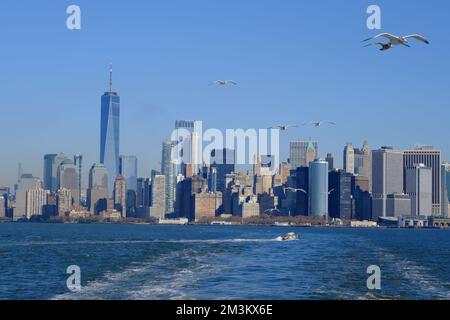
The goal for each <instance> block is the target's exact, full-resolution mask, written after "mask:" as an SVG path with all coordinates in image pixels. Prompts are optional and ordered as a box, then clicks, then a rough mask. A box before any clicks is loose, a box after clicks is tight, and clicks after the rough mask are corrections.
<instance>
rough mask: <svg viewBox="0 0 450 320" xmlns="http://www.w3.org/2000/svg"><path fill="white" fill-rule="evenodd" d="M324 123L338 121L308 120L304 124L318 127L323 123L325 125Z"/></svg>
mask: <svg viewBox="0 0 450 320" xmlns="http://www.w3.org/2000/svg"><path fill="white" fill-rule="evenodd" d="M323 124H333V125H334V124H336V123H334V122H332V121H327V120H326V121H311V122H306V123H304V124H303V125H304V126H306V125H313V126H314V127H316V128H318V127H320V126H321V125H323Z"/></svg>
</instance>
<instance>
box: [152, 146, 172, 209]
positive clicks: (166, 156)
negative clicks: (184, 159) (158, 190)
mask: <svg viewBox="0 0 450 320" xmlns="http://www.w3.org/2000/svg"><path fill="white" fill-rule="evenodd" d="M173 146H174V142H173V141H171V140H166V141H164V142H163V144H162V161H161V174H162V175H163V176H164V177H165V178H164V183H165V192H164V196H165V205H164V208H165V210H166V212H165V213H173V212H174V210H175V204H174V202H175V179H176V176H175V164H174V162H173V159H172V147H173ZM152 185H153V181H152Z"/></svg>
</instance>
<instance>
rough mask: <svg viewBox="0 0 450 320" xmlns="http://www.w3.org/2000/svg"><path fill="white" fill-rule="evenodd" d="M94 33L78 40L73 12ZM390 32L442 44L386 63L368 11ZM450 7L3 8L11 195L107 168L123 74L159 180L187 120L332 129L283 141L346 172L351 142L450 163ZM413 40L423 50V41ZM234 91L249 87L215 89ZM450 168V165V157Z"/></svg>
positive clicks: (31, 4)
mask: <svg viewBox="0 0 450 320" xmlns="http://www.w3.org/2000/svg"><path fill="white" fill-rule="evenodd" d="M70 4H77V5H79V6H80V7H81V10H82V29H81V30H79V31H76V30H75V31H70V30H67V29H66V18H67V14H66V8H67V6H68V5H70ZM370 4H377V5H379V6H380V7H381V10H382V30H381V31H383V32H390V33H394V34H411V33H420V34H423V35H424V36H426V37H428V38H429V39H430V41H431V45H429V46H427V45H425V44H423V43H419V42H414V43H412V45H413V47H412V48H406V47H405V48H403V47H396V48H394V49H392V50H389V51H387V52H380V51H378V50H377V49H376V48H375V47H372V48H362V44H361V40H362V39H365V38H367V37H369V36H371V35H374V34H376V33H378V31H376V30H368V29H367V27H366V19H367V17H368V15H367V14H366V9H367V6H368V5H370ZM448 12H450V3H448V1H445V0H441V1H408V4H406V2H405V1H380V0H375V1H361V0H346V1H331V0H329V1H299V0H282V1H280V0H278V1H275V0H272V1H268V0H246V1H242V0H227V1H211V0H193V1H182V0H176V1H174V0H170V1H162V0H158V1H156V0H150V1H148V0H142V1H139V0H134V1H106V0H95V1H84V0H83V1H81V0H73V1H62V0H61V1H45V2H44V1H22V0H14V1H12V0H3V1H2V9H1V10H0V39H1V50H0V58H1V59H0V84H1V89H0V90H1V96H2V100H1V102H0V136H1V137H2V138H3V139H2V140H3V147H2V148H1V150H2V151H1V157H0V164H1V166H0V185H11V184H13V183H14V182H15V180H16V172H17V162H19V161H20V162H22V163H23V167H24V171H25V172H31V173H33V174H35V175H37V176H42V162H43V160H42V158H43V155H44V154H45V153H57V152H60V151H62V152H65V153H66V154H68V155H72V154H74V153H76V152H82V153H83V154H84V156H85V168H86V170H85V173H86V172H87V169H88V167H89V166H90V165H91V164H92V163H93V162H96V161H98V158H99V119H100V96H101V94H103V92H104V91H105V90H106V89H107V83H108V64H109V63H110V62H111V61H112V62H113V64H114V89H115V90H117V91H118V92H119V94H120V95H121V98H122V105H121V153H122V154H134V155H137V156H138V159H139V171H140V174H141V175H148V174H149V172H150V170H151V168H158V167H159V163H158V162H159V161H160V153H161V152H160V150H161V141H162V140H163V139H165V138H167V137H168V136H169V135H170V132H171V130H172V128H173V125H174V121H175V119H199V120H203V121H204V126H205V127H214V128H219V129H225V128H265V127H268V126H271V125H273V124H281V123H298V124H301V123H303V122H306V121H309V120H316V119H328V120H333V121H336V122H337V123H338V125H337V126H334V127H331V126H330V127H323V128H321V129H319V130H317V129H314V128H311V127H301V128H299V129H294V130H292V131H289V132H287V133H286V134H284V135H283V136H282V141H281V143H282V152H283V155H284V156H285V157H287V156H288V142H289V141H290V140H297V139H301V140H303V139H308V138H309V137H311V138H313V139H315V140H318V141H319V150H320V153H321V155H322V156H325V154H326V152H332V153H333V154H334V155H335V156H336V158H337V161H338V163H339V164H340V162H341V158H342V157H341V153H342V149H343V147H344V144H345V143H346V142H353V144H354V145H358V146H359V145H361V144H362V142H363V140H365V139H367V140H368V141H369V144H370V146H371V147H372V148H377V147H379V146H381V145H393V146H394V147H397V148H409V147H413V146H414V145H415V144H432V145H434V146H436V147H439V148H441V149H442V150H443V152H444V157H445V155H447V154H448V150H449V148H450V142H449V139H448V137H447V130H448V129H447V127H448V118H449V117H450V111H449V102H450V90H449V89H448V85H449V80H448V76H449V74H450V59H449V58H448V57H449V56H450V44H449V42H448V41H447V40H448V32H449V31H450V30H449V29H450V28H449V27H448V25H447V24H448V23H447V21H448ZM412 41H413V40H412ZM216 79H234V80H236V81H238V82H239V86H236V87H234V86H233V87H225V88H223V87H222V88H218V87H210V86H208V84H209V83H210V82H211V81H212V80H216ZM447 159H448V158H447Z"/></svg>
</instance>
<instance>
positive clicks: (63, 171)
mask: <svg viewBox="0 0 450 320" xmlns="http://www.w3.org/2000/svg"><path fill="white" fill-rule="evenodd" d="M78 177H79V175H78V168H77V167H76V166H75V164H74V163H73V162H72V161H71V160H69V159H67V160H64V161H63V162H62V163H61V164H60V165H59V167H58V189H63V188H64V189H68V190H70V192H71V195H72V199H71V204H72V203H75V204H77V205H78V203H77V201H78V199H79V193H78V187H79V183H78Z"/></svg>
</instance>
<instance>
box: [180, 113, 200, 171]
mask: <svg viewBox="0 0 450 320" xmlns="http://www.w3.org/2000/svg"><path fill="white" fill-rule="evenodd" d="M200 123H201V121H198V120H176V121H175V135H176V138H175V140H174V141H175V142H176V143H178V148H179V151H180V153H179V156H180V157H181V160H182V161H181V163H178V164H177V165H176V170H175V175H177V174H179V173H181V170H182V168H183V167H186V166H190V168H191V169H192V174H194V175H195V174H197V170H198V169H199V165H200V164H201V161H200V159H201V153H200V150H199V143H200V140H199V134H198V133H197V132H195V134H194V135H193V133H194V130H195V127H196V126H199V127H200V126H201V124H200Z"/></svg>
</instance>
